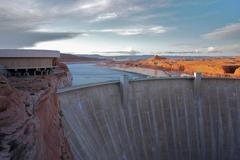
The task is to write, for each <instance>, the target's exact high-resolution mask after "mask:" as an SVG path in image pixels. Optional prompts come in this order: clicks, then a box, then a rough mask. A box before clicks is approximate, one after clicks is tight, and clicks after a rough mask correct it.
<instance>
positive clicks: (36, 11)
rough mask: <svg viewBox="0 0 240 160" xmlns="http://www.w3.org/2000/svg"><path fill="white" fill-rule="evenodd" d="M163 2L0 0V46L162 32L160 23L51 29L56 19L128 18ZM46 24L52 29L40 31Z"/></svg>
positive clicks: (97, 20) (76, 24)
mask: <svg viewBox="0 0 240 160" xmlns="http://www.w3.org/2000/svg"><path fill="white" fill-rule="evenodd" d="M164 5H165V0H160V1H159V0H153V1H151V2H146V1H142V0H140V1H137V0H88V1H86V0H68V1H66V0H51V1H49V0H41V1H39V0H3V1H1V3H0V35H1V37H0V47H1V48H14V47H16V48H22V47H26V46H33V45H35V44H36V43H39V42H46V41H51V40H58V39H60V40H61V39H66V38H67V39H69V38H74V37H75V36H77V35H83V36H84V35H85V36H86V35H88V34H90V33H93V32H94V33H114V34H117V35H123V36H127V35H139V34H147V33H154V34H159V33H164V32H165V31H166V28H164V27H161V26H153V27H135V28H134V27H133V28H118V29H94V28H96V26H91V28H93V29H92V31H87V32H84V34H81V33H80V34H79V33H78V32H81V30H82V29H81V28H80V27H79V31H78V30H75V31H74V32H71V29H69V30H61V29H60V30H58V31H62V32H56V31H55V30H54V29H55V27H56V28H57V27H58V26H57V25H56V24H57V22H62V21H65V20H66V21H68V20H69V21H70V20H71V21H72V22H74V24H70V25H69V26H74V25H75V26H79V22H88V23H89V20H94V21H95V22H100V21H101V22H102V21H107V20H110V19H114V18H115V19H116V18H118V17H127V18H129V15H130V14H132V13H137V12H140V11H143V10H146V9H150V8H153V7H164ZM58 24H59V23H58ZM64 24H66V23H64ZM90 25H91V24H90ZM46 26H51V27H52V28H47V30H48V29H49V30H51V31H45V32H39V31H41V30H43V28H44V27H46ZM63 27H64V26H63ZM75 28H77V27H75ZM76 32H77V33H76Z"/></svg>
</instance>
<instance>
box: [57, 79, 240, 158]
mask: <svg viewBox="0 0 240 160" xmlns="http://www.w3.org/2000/svg"><path fill="white" fill-rule="evenodd" d="M125 84H126V85H120V84H119V83H108V84H99V85H95V86H93V85H92V86H86V87H79V88H77V87H76V88H72V89H71V90H60V91H59V97H60V106H61V108H62V111H63V115H64V118H63V120H64V121H63V122H64V123H63V124H64V126H65V132H66V136H67V138H68V140H69V143H70V146H71V148H72V152H73V155H74V158H75V159H77V160H86V159H89V160H95V159H97V160H112V159H114V160H146V159H149V160H159V159H163V160H176V159H178V160H188V159H189V160H191V159H194V160H203V159H209V160H219V159H222V160H238V159H239V157H240V152H239V149H240V147H239V146H240V140H239V134H240V99H239V97H240V80H237V79H235V80H234V79H221V78H215V79H214V78H209V79H208V78H204V79H202V80H200V79H195V80H194V79H191V78H186V79H185V78H179V79H174V78H168V79H166V78H164V79H152V80H151V79H148V80H139V81H130V82H129V85H127V83H125ZM121 86H123V87H121Z"/></svg>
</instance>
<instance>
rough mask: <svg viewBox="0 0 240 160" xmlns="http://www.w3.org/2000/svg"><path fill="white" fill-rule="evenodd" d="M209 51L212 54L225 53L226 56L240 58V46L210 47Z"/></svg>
mask: <svg viewBox="0 0 240 160" xmlns="http://www.w3.org/2000/svg"><path fill="white" fill-rule="evenodd" d="M207 51H208V52H210V53H224V54H226V55H229V54H235V55H238V56H240V44H229V45H222V46H210V47H208V48H207Z"/></svg>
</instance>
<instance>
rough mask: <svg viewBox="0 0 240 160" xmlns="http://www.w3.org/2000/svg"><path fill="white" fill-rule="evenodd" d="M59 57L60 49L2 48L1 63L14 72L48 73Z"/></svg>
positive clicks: (0, 50) (0, 53) (0, 52)
mask: <svg viewBox="0 0 240 160" xmlns="http://www.w3.org/2000/svg"><path fill="white" fill-rule="evenodd" d="M59 57H60V52H58V51H49V50H15V49H0V64H1V65H4V66H5V68H6V69H7V70H8V71H9V72H10V73H14V74H19V73H20V74H37V73H39V74H43V72H46V73H48V72H49V70H50V69H51V68H52V67H54V66H56V62H57V59H58V58H59Z"/></svg>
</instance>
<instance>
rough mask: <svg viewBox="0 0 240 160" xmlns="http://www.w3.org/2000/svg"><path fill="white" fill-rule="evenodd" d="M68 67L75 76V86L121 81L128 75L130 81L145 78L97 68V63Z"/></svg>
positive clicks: (139, 75) (69, 65)
mask: <svg viewBox="0 0 240 160" xmlns="http://www.w3.org/2000/svg"><path fill="white" fill-rule="evenodd" d="M68 67H69V69H70V71H71V73H72V75H73V85H84V84H91V83H98V82H107V81H112V80H119V79H120V77H121V76H123V75H128V76H129V78H130V79H138V78H143V77H145V76H144V75H141V74H135V73H129V72H124V71H117V70H113V69H109V68H106V67H102V66H97V65H96V64H95V63H81V64H68Z"/></svg>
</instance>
